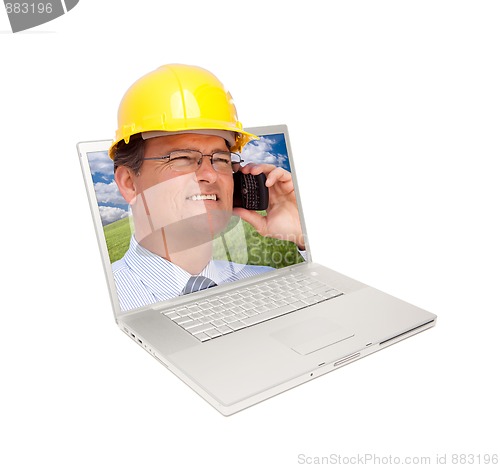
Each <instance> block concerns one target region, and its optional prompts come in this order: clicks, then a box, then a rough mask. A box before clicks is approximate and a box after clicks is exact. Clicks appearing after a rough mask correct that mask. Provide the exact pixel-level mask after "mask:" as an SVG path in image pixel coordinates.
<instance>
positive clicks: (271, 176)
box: [234, 163, 305, 250]
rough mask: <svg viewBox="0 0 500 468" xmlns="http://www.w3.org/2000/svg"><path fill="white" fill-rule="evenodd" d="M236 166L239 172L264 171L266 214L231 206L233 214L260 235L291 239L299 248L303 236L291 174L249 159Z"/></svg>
mask: <svg viewBox="0 0 500 468" xmlns="http://www.w3.org/2000/svg"><path fill="white" fill-rule="evenodd" d="M240 170H241V172H242V173H243V174H253V175H258V174H261V173H264V174H265V175H266V177H267V181H266V186H267V187H268V188H269V207H268V209H267V216H261V215H260V214H259V213H257V212H255V211H250V210H246V209H244V208H235V209H234V214H235V215H237V216H239V217H240V218H241V219H243V220H244V221H246V222H248V223H250V224H251V225H252V226H253V227H254V228H255V230H256V231H257V232H258V233H259V234H260V235H261V236H265V237H274V238H276V239H282V240H288V241H291V242H294V243H295V244H296V245H297V247H298V248H299V249H300V250H304V249H305V244H304V236H303V235H302V229H301V227H300V218H299V210H298V208H297V200H296V199H295V190H294V187H293V181H292V175H291V174H290V173H289V172H288V171H285V169H282V168H281V167H276V166H273V165H272V164H254V163H249V164H247V165H246V166H243V167H242V168H241V169H240Z"/></svg>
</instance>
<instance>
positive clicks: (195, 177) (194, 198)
mask: <svg viewBox="0 0 500 468" xmlns="http://www.w3.org/2000/svg"><path fill="white" fill-rule="evenodd" d="M253 138H256V137H255V136H254V135H251V134H249V133H247V132H245V131H244V130H243V129H242V125H241V123H240V122H239V121H238V118H237V114H236V109H235V107H234V103H233V100H232V98H231V95H230V94H229V92H227V91H226V90H225V89H224V87H223V85H222V83H221V82H220V81H219V80H218V79H217V78H216V77H215V76H214V75H213V74H211V73H210V72H208V71H207V70H204V69H202V68H199V67H194V66H187V65H165V66H163V67H160V68H159V69H157V70H155V71H153V72H151V73H149V74H148V75H146V76H144V77H142V78H141V79H139V80H138V81H137V82H136V83H134V84H133V85H132V86H131V87H130V88H129V90H128V91H127V92H126V93H125V96H124V97H123V99H122V102H121V104H120V109H119V112H118V130H117V133H116V139H115V142H114V143H113V145H112V147H111V148H110V151H109V154H110V157H111V158H112V159H113V160H114V166H115V181H116V184H117V186H118V188H119V190H120V192H121V194H122V195H123V197H124V199H125V200H126V201H127V203H129V204H130V206H131V209H132V214H133V222H134V235H133V236H132V238H131V241H130V247H129V250H128V251H127V253H126V254H125V255H124V257H123V258H122V259H121V260H119V261H117V262H115V263H114V264H113V272H114V278H115V282H116V287H117V292H118V296H119V299H120V303H121V308H122V310H129V309H132V308H136V307H141V306H143V305H147V304H151V303H153V302H157V301H161V300H166V299H170V298H172V297H176V296H179V295H181V294H187V293H190V292H194V291H198V290H201V289H205V288H207V287H212V286H215V285H217V284H221V283H226V282H230V281H235V280H237V279H241V278H246V277H249V276H252V275H255V274H259V273H262V272H265V271H267V270H269V269H270V268H269V267H264V266H251V265H242V264H238V263H235V262H232V261H230V260H229V261H222V260H213V241H214V239H215V238H216V237H217V236H218V235H219V234H221V233H222V232H223V231H224V230H225V229H226V227H227V226H228V223H229V222H230V219H231V216H232V215H233V214H234V215H237V216H239V217H241V219H243V220H245V221H247V222H248V223H250V224H251V225H252V226H253V227H254V228H255V229H256V231H257V232H258V233H259V234H260V235H262V236H266V237H274V238H277V239H288V240H293V241H294V242H295V243H296V244H297V247H298V248H299V249H300V250H303V249H304V239H303V235H302V231H301V227H300V220H299V214H298V209H297V203H296V199H295V194H294V189H293V182H292V177H291V174H290V173H289V172H287V171H285V170H284V169H282V168H277V167H275V166H273V165H270V164H252V163H250V164H247V165H245V166H241V165H240V164H241V162H242V161H241V156H240V155H239V153H238V152H239V151H241V149H242V148H243V146H244V145H245V144H246V143H247V142H248V141H250V140H251V139H253ZM237 170H240V171H241V172H242V173H243V174H253V175H258V174H261V173H264V174H265V175H266V177H267V181H266V186H267V187H268V189H269V207H268V210H267V215H266V216H262V215H261V214H259V213H257V212H255V211H250V210H246V209H244V208H235V209H234V210H233V187H234V182H233V172H236V171H237Z"/></svg>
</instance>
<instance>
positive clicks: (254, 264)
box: [77, 125, 437, 416]
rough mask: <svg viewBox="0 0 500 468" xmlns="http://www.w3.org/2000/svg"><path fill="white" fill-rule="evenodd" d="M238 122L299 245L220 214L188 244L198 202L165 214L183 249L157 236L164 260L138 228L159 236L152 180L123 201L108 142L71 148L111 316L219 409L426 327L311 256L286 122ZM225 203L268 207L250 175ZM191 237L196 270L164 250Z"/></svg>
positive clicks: (261, 186) (244, 403) (415, 311)
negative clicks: (186, 212) (274, 176)
mask: <svg viewBox="0 0 500 468" xmlns="http://www.w3.org/2000/svg"><path fill="white" fill-rule="evenodd" d="M247 130H248V131H249V132H251V133H253V134H255V135H258V136H259V137H260V139H259V140H255V141H252V142H250V143H248V144H247V145H246V146H245V148H244V150H243V151H242V155H241V158H242V162H241V166H244V165H246V164H248V163H254V164H272V165H273V166H276V167H277V168H282V169H283V170H284V171H287V172H288V173H291V177H292V183H293V188H294V191H295V197H296V201H297V207H298V213H299V218H300V223H301V228H302V233H303V235H304V239H305V248H304V245H302V246H299V247H298V245H299V243H297V242H294V239H293V238H290V239H285V238H279V239H278V238H272V237H269V236H261V235H260V234H259V233H258V232H257V231H256V229H255V228H254V227H253V226H252V225H251V224H249V223H247V222H246V221H243V220H242V219H241V218H239V217H237V216H234V215H233V216H231V215H230V214H229V215H228V216H226V217H225V218H223V220H222V221H221V220H220V219H219V220H218V222H219V224H222V225H223V226H222V227H221V228H220V229H218V230H212V231H210V235H208V236H203V235H202V236H201V238H202V240H201V241H200V240H199V238H200V236H198V237H197V236H194V237H195V238H196V239H198V242H197V245H195V246H194V247H193V245H194V244H193V242H192V239H193V235H192V233H193V232H194V231H196V229H199V227H200V226H208V224H204V223H208V221H207V217H206V216H204V213H203V209H202V212H200V213H197V214H195V215H190V216H187V217H185V218H186V219H183V220H182V221H179V222H175V223H172V222H170V224H169V227H168V229H169V230H168V232H169V233H170V232H174V233H176V235H177V238H181V239H183V240H185V243H186V245H180V246H179V245H176V246H175V248H174V247H172V245H173V244H174V243H171V242H170V240H168V242H167V244H168V246H169V247H168V249H169V252H170V253H171V255H170V256H169V257H168V258H169V259H170V260H167V259H166V257H165V255H162V254H161V252H155V251H154V249H151V248H150V243H148V239H149V237H148V235H154V234H155V233H156V234H158V233H159V232H160V231H161V233H162V235H164V234H163V233H164V232H167V229H166V228H165V226H164V225H158V223H156V225H155V222H153V221H151V219H152V215H151V213H153V211H154V210H160V211H161V210H162V206H163V205H162V204H161V203H157V202H156V200H157V198H158V197H160V198H161V196H162V193H163V192H162V191H161V190H159V189H154V188H153V189H152V190H150V192H151V193H148V194H147V197H146V198H144V197H143V198H142V199H139V198H140V197H138V199H137V200H134V201H133V202H131V203H130V204H128V203H127V202H126V201H125V200H124V199H123V197H122V195H121V193H120V191H119V190H118V187H117V185H116V183H115V181H114V169H113V161H111V160H110V159H109V157H108V153H107V152H108V148H109V147H110V145H111V143H112V142H111V140H102V141H93V142H82V143H79V144H78V145H77V148H78V154H79V159H80V163H81V167H82V171H83V176H84V181H85V185H86V188H87V193H88V199H89V203H90V208H91V212H92V216H93V220H94V225H95V231H96V234H97V239H98V244H99V248H100V252H101V256H102V262H103V266H104V270H105V273H106V279H107V283H108V287H109V292H110V297H111V304H112V308H113V313H114V317H115V321H116V323H117V324H118V326H119V328H120V329H121V330H122V331H123V332H124V333H125V334H126V335H127V336H128V337H129V338H131V339H132V340H133V341H134V342H135V343H136V344H138V345H139V346H140V347H141V348H143V349H144V350H145V351H146V352H148V353H149V354H151V355H152V356H153V357H155V358H156V359H157V360H158V361H160V362H161V363H162V364H163V365H164V366H165V367H167V368H168V369H170V371H172V372H173V373H174V374H175V375H176V376H177V377H179V378H180V379H181V380H182V381H184V382H185V383H186V384H187V385H188V386H189V387H191V388H192V389H193V390H194V391H195V392H197V393H198V394H199V395H200V396H201V397H202V398H204V399H205V400H206V401H207V402H208V403H210V404H211V405H212V406H213V407H214V408H215V409H217V410H218V411H219V412H220V413H221V414H223V415H226V416H227V415H231V414H233V413H236V412H238V411H240V410H243V409H245V408H248V407H250V406H252V405H254V404H256V403H259V402H261V401H263V400H265V399H268V398H270V397H273V396H275V395H277V394H279V393H281V392H284V391H285V390H288V389H291V388H293V387H295V386H297V385H300V384H303V383H305V382H308V381H309V380H311V379H315V378H316V377H318V376H320V375H323V374H326V373H327V372H330V371H333V370H336V369H339V368H340V367H343V366H345V365H347V364H350V363H352V362H354V361H356V360H358V359H361V358H363V357H365V356H367V355H369V354H371V353H374V352H376V351H379V350H382V349H384V348H386V347H388V346H390V345H392V344H395V343H397V342H399V341H401V340H403V339H406V338H408V337H410V336H413V335H415V334H417V333H419V332H422V331H424V330H427V329H429V328H431V327H433V326H434V325H435V323H436V318H437V317H436V315H434V314H432V313H430V312H427V311H425V310H422V309H420V308H418V307H415V306H413V305H411V304H408V303H406V302H404V301H402V300H399V299H397V298H394V297H392V296H390V295H388V294H385V293H383V292H381V291H378V290H377V289H375V288H372V287H370V286H367V285H366V284H363V283H361V282H359V281H356V280H354V279H352V278H349V277H347V276H344V275H342V274H340V273H338V272H335V271H333V270H331V269H329V268H326V267H324V266H322V265H320V264H318V263H316V262H313V260H312V257H311V255H310V245H309V242H308V239H307V232H306V224H305V220H304V215H303V211H302V208H301V203H300V193H299V186H298V183H297V174H296V173H295V170H294V164H293V158H292V151H291V146H290V139H289V135H288V130H287V127H286V126H285V125H276V126H266V127H257V128H248V129H247ZM247 179H248V180H247ZM167 193H168V192H167ZM193 197H194V198H193V200H195V199H196V196H193ZM233 199H234V204H235V206H243V207H246V209H248V210H251V211H253V212H254V213H258V214H259V215H261V216H266V214H267V211H266V210H269V209H270V208H269V201H270V200H269V190H267V191H266V188H265V179H264V183H263V182H262V180H261V178H259V177H253V178H248V177H240V178H237V177H236V176H235V177H234V194H233ZM165 200H167V201H165ZM197 201H198V202H199V203H198V206H203V201H202V200H200V199H198V200H197ZM163 202H165V203H168V196H167V197H166V198H165V199H163ZM155 203H156V205H157V206H156V207H154V205H155ZM131 205H133V207H132V206H131ZM145 207H147V209H146V210H145ZM141 209H142V213H145V212H147V216H146V215H144V216H142V215H141V214H140V213H141ZM273 209H274V210H275V211H276V207H275V206H274V207H273ZM165 211H166V210H165ZM236 211H237V210H236ZM162 215H163V213H160V215H159V216H160V217H161V216H162ZM141 216H142V217H143V218H144V219H147V220H148V222H149V226H146V228H145V227H144V226H143V224H144V222H143V221H144V220H143V219H141ZM167 217H168V216H167ZM221 219H222V218H221ZM160 224H161V223H160ZM166 224H167V222H165V225H166ZM199 230H200V231H203V230H202V229H201V228H200V229H199ZM207 232H208V231H207ZM179 234H180V236H179ZM181 244H182V242H181ZM195 244H196V242H195ZM200 244H203V246H208V247H207V248H209V249H210V250H209V255H210V258H209V261H208V263H207V264H206V265H205V266H204V265H201V266H200V268H199V269H201V268H203V271H202V273H203V274H202V275H200V276H199V278H198V277H196V275H191V274H190V273H188V272H186V271H185V270H184V269H183V268H181V267H180V266H179V265H178V264H176V260H175V259H176V256H175V252H176V251H180V252H182V253H183V254H185V253H186V252H190V250H189V249H193V250H192V252H198V251H199V250H197V249H199V247H200ZM203 251H204V252H205V250H203ZM182 258H184V257H182ZM188 258H189V255H188ZM191 258H192V259H193V260H197V257H191ZM203 263H205V261H203ZM192 276H195V278H194V283H193V281H192V280H191V277H192ZM186 280H187V283H186ZM189 281H191V283H190V284H191V285H190V286H189V288H188V284H189ZM200 283H204V284H200ZM193 285H194V286H193ZM196 285H197V286H198V287H197V286H196ZM186 288H188V289H189V290H188V289H186Z"/></svg>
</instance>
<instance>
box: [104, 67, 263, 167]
mask: <svg viewBox="0 0 500 468" xmlns="http://www.w3.org/2000/svg"><path fill="white" fill-rule="evenodd" d="M194 130H200V131H201V132H206V131H207V130H215V131H221V130H222V131H229V132H234V135H235V141H234V145H232V148H231V150H232V151H241V149H242V148H243V146H245V145H246V144H247V143H248V142H249V141H250V140H252V139H254V138H257V137H256V136H255V135H252V134H251V133H248V132H245V131H244V130H243V126H242V124H241V122H239V121H238V116H237V114H236V108H235V106H234V103H233V98H232V97H231V94H230V93H229V91H227V90H226V89H225V88H224V85H223V84H222V83H221V82H220V81H219V80H218V79H217V78H216V77H215V76H214V75H213V74H212V73H210V72H209V71H208V70H205V69H204V68H200V67H196V66H192V65H180V64H171V65H163V66H161V67H160V68H158V69H156V70H154V71H152V72H151V73H148V74H147V75H145V76H143V77H142V78H139V79H138V80H137V81H136V82H135V83H134V84H133V85H132V86H131V87H130V88H129V89H128V90H127V92H126V93H125V95H124V96H123V98H122V101H121V103H120V107H119V109H118V129H117V130H116V136H115V141H114V142H113V144H112V145H111V148H110V149H109V156H110V158H111V159H113V158H114V153H115V149H116V145H117V144H118V143H119V142H120V141H121V140H124V141H125V143H128V142H129V141H130V137H131V136H132V135H136V134H139V133H143V132H161V131H165V132H184V131H189V132H192V131H194ZM201 132H200V133H201Z"/></svg>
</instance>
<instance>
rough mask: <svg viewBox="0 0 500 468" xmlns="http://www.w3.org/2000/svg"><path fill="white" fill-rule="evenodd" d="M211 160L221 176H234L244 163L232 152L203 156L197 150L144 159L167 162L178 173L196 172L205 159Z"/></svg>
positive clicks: (177, 151) (217, 152) (172, 152)
mask: <svg viewBox="0 0 500 468" xmlns="http://www.w3.org/2000/svg"><path fill="white" fill-rule="evenodd" d="M204 156H206V157H208V158H210V162H211V163H212V167H213V168H214V170H215V171H216V172H220V173H221V174H232V173H233V172H237V171H238V170H239V166H240V164H241V163H242V162H243V159H241V156H240V155H239V154H238V153H232V152H231V151H215V152H214V153H212V154H203V153H202V152H201V151H196V150H176V151H171V152H170V153H167V154H165V155H164V156H159V157H157V158H144V161H165V162H166V163H168V166H169V167H170V168H171V169H172V170H173V171H177V172H195V171H197V170H198V168H199V167H200V166H201V162H202V160H203V157H204Z"/></svg>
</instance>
